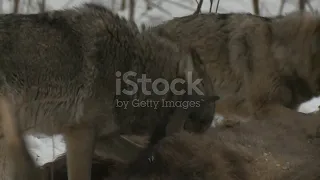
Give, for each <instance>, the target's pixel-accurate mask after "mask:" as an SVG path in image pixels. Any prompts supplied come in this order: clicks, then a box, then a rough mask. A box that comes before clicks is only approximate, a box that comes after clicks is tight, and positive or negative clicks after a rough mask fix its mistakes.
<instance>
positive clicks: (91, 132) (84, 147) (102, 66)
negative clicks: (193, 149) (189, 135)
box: [0, 4, 213, 180]
mask: <svg viewBox="0 0 320 180" xmlns="http://www.w3.org/2000/svg"><path fill="white" fill-rule="evenodd" d="M0 48H1V55H0V56H1V61H0V83H1V84H0V85H1V86H0V93H1V96H2V97H3V98H6V99H7V101H8V103H10V104H12V106H13V109H14V116H16V119H17V121H18V122H17V123H18V125H19V127H20V129H21V130H22V131H24V132H29V133H32V132H40V133H45V134H47V135H51V134H57V133H61V134H63V135H64V137H65V141H66V145H67V166H68V179H69V180H89V179H90V174H91V172H90V169H91V159H92V152H93V149H94V142H95V139H96V137H97V136H99V135H100V134H102V133H103V134H110V136H111V134H113V133H116V132H118V133H120V134H147V133H150V132H152V130H153V129H154V128H155V126H156V125H157V123H158V122H160V121H161V120H163V119H167V118H169V116H171V115H172V116H174V115H175V114H176V113H177V114H179V115H181V117H180V118H182V119H185V120H189V117H191V118H194V117H196V118H198V115H201V117H202V119H203V120H204V121H203V122H205V123H207V124H210V122H211V121H212V119H213V108H212V107H211V105H210V104H207V105H206V106H205V107H200V106H197V105H193V106H191V105H190V106H189V107H187V108H184V107H170V108H168V107H159V108H152V107H151V108H148V107H144V108H139V107H133V106H130V107H127V108H122V107H117V106H116V104H115V102H116V101H122V102H125V101H126V102H132V101H134V100H138V101H146V100H153V101H160V100H166V101H173V102H180V101H188V102H191V101H193V102H194V103H197V102H199V103H198V105H201V104H202V100H203V98H204V97H205V96H204V95H205V94H206V93H207V92H210V91H209V90H208V89H207V86H205V84H208V83H206V82H203V81H201V83H200V84H198V86H197V87H198V90H199V91H200V93H199V91H198V93H197V92H193V93H191V94H189V93H184V94H181V93H180V94H179V93H173V92H171V91H169V92H168V93H164V94H161V93H160V94H155V93H151V94H150V95H149V94H144V93H143V92H141V91H138V92H136V93H133V94H125V93H119V94H118V91H117V88H118V87H119V85H120V87H121V88H122V89H121V90H123V89H124V88H126V90H127V92H128V91H129V92H130V91H131V92H132V91H133V90H132V89H135V86H134V84H133V85H132V82H134V83H138V82H139V80H140V79H139V77H141V76H142V75H143V74H146V76H147V77H148V78H150V79H151V81H154V80H157V79H159V78H163V79H165V80H166V81H168V82H172V81H173V80H175V79H177V78H181V79H183V80H184V81H186V83H177V84H176V89H177V90H179V92H182V91H180V90H183V89H187V87H189V86H190V85H193V81H194V80H196V79H204V80H206V79H207V78H206V75H205V71H204V70H203V69H202V68H201V64H200V62H201V61H200V60H198V59H197V58H199V57H198V56H197V53H196V52H195V51H192V50H190V51H189V49H186V50H185V49H182V48H180V47H179V46H178V45H177V44H175V43H174V42H171V41H169V40H167V39H164V38H161V37H160V36H157V35H156V34H153V33H144V34H139V33H137V31H135V30H132V26H130V25H129V24H128V23H127V22H126V21H125V20H124V19H121V18H119V17H118V16H117V15H115V14H113V13H112V12H111V11H109V10H108V9H106V8H104V7H102V6H99V5H94V4H86V5H83V6H81V7H78V8H74V9H67V10H61V11H51V12H46V13H42V14H31V15H2V16H0ZM127 72H133V73H134V75H133V76H130V78H127V79H124V80H123V81H120V82H117V81H116V79H117V78H119V76H121V75H122V76H124V75H125V74H126V73H127ZM191 72H192V73H191ZM129 82H131V84H130V83H129ZM130 85H131V86H130ZM160 85H161V84H160ZM130 88H131V89H130ZM145 88H146V89H147V90H149V91H152V90H153V89H152V86H151V84H150V83H149V84H147V85H146V87H145ZM162 88H163V86H162ZM162 88H161V86H160V88H159V89H162ZM128 89H129V90H128ZM161 92H162V91H161ZM201 92H202V93H201ZM178 94H179V95H178ZM181 122H182V123H184V121H181ZM187 122H188V121H187ZM194 122H195V121H192V122H191V124H193V123H194ZM169 124H170V123H169ZM173 124H174V125H173V126H174V127H170V128H169V129H170V130H173V131H174V130H178V129H179V128H181V127H183V124H179V123H178V124H175V123H173ZM207 124H205V126H206V127H208V126H207ZM175 127H176V128H175ZM110 138H112V137H110Z"/></svg>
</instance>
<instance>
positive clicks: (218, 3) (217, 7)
mask: <svg viewBox="0 0 320 180" xmlns="http://www.w3.org/2000/svg"><path fill="white" fill-rule="evenodd" d="M219 5H220V0H218V2H217V6H216V13H217V12H218V9H219Z"/></svg>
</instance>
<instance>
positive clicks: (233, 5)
mask: <svg viewBox="0 0 320 180" xmlns="http://www.w3.org/2000/svg"><path fill="white" fill-rule="evenodd" d="M82 2H94V3H100V4H103V5H105V6H107V7H109V8H110V9H112V10H113V11H114V12H116V13H119V14H120V15H122V16H125V17H126V18H127V19H128V20H130V21H135V22H136V23H137V24H138V25H139V27H141V26H144V25H157V24H159V23H161V22H162V21H165V20H168V19H171V18H173V17H174V16H181V15H187V14H191V13H193V12H195V11H196V12H200V10H202V12H208V11H211V10H212V11H213V12H215V11H216V10H217V7H218V6H219V7H218V12H220V13H225V12H233V11H239V10H240V11H241V7H246V8H242V9H243V10H242V11H246V12H252V13H255V14H260V15H263V16H272V15H273V16H274V15H280V14H284V13H286V12H290V11H292V10H294V9H300V10H306V11H311V12H316V11H317V9H318V8H319V7H320V2H319V0H0V13H38V12H44V11H47V10H53V9H64V8H70V7H73V6H75V5H78V4H81V3H82ZM248 4H250V6H251V7H250V8H249V9H248V8H247V6H248ZM198 5H200V6H198ZM197 7H202V8H197Z"/></svg>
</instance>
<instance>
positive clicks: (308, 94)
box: [148, 12, 320, 138]
mask: <svg viewBox="0 0 320 180" xmlns="http://www.w3.org/2000/svg"><path fill="white" fill-rule="evenodd" d="M319 25H320V21H319V15H318V14H311V13H307V12H293V13H290V14H288V15H285V16H278V17H268V18H267V17H259V16H255V15H251V14H245V13H230V14H198V15H190V16H185V17H179V18H174V19H173V20H170V21H168V22H165V23H163V24H161V25H159V26H156V27H152V28H150V29H149V30H148V31H153V32H156V33H158V34H159V35H161V36H163V37H166V38H168V39H171V40H172V41H175V42H177V43H180V44H182V45H185V46H188V47H192V48H194V49H195V50H196V51H197V52H198V53H199V55H200V59H201V60H202V61H203V63H204V64H205V68H206V70H207V71H208V72H209V75H210V78H211V83H212V85H213V89H214V92H215V93H216V94H217V95H218V96H220V97H221V100H220V101H218V102H217V109H216V111H217V112H218V113H219V112H222V113H221V114H223V115H224V114H238V115H240V116H241V117H244V118H243V120H247V119H249V118H253V119H266V120H268V119H272V120H273V121H276V123H279V124H280V125H286V126H288V127H291V128H293V129H296V131H297V133H303V134H305V135H306V136H307V137H308V138H313V137H315V136H317V129H318V126H315V125H316V122H317V121H318V119H319V117H318V116H314V115H306V114H303V113H299V112H296V111H295V109H296V108H297V106H298V105H299V104H301V103H302V102H305V101H307V100H309V99H311V98H312V97H313V96H317V95H319V89H320V83H319V79H320V70H319V60H320V59H319V57H320V50H319V47H320V44H319V37H320V30H319V27H320V26H319ZM288 121H294V122H295V126H292V124H291V122H288Z"/></svg>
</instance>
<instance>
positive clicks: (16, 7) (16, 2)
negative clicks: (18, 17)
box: [13, 0, 20, 13]
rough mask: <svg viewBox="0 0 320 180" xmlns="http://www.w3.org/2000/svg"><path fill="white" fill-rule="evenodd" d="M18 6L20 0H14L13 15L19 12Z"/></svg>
mask: <svg viewBox="0 0 320 180" xmlns="http://www.w3.org/2000/svg"><path fill="white" fill-rule="evenodd" d="M19 4H20V0H14V4H13V13H18V12H19Z"/></svg>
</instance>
